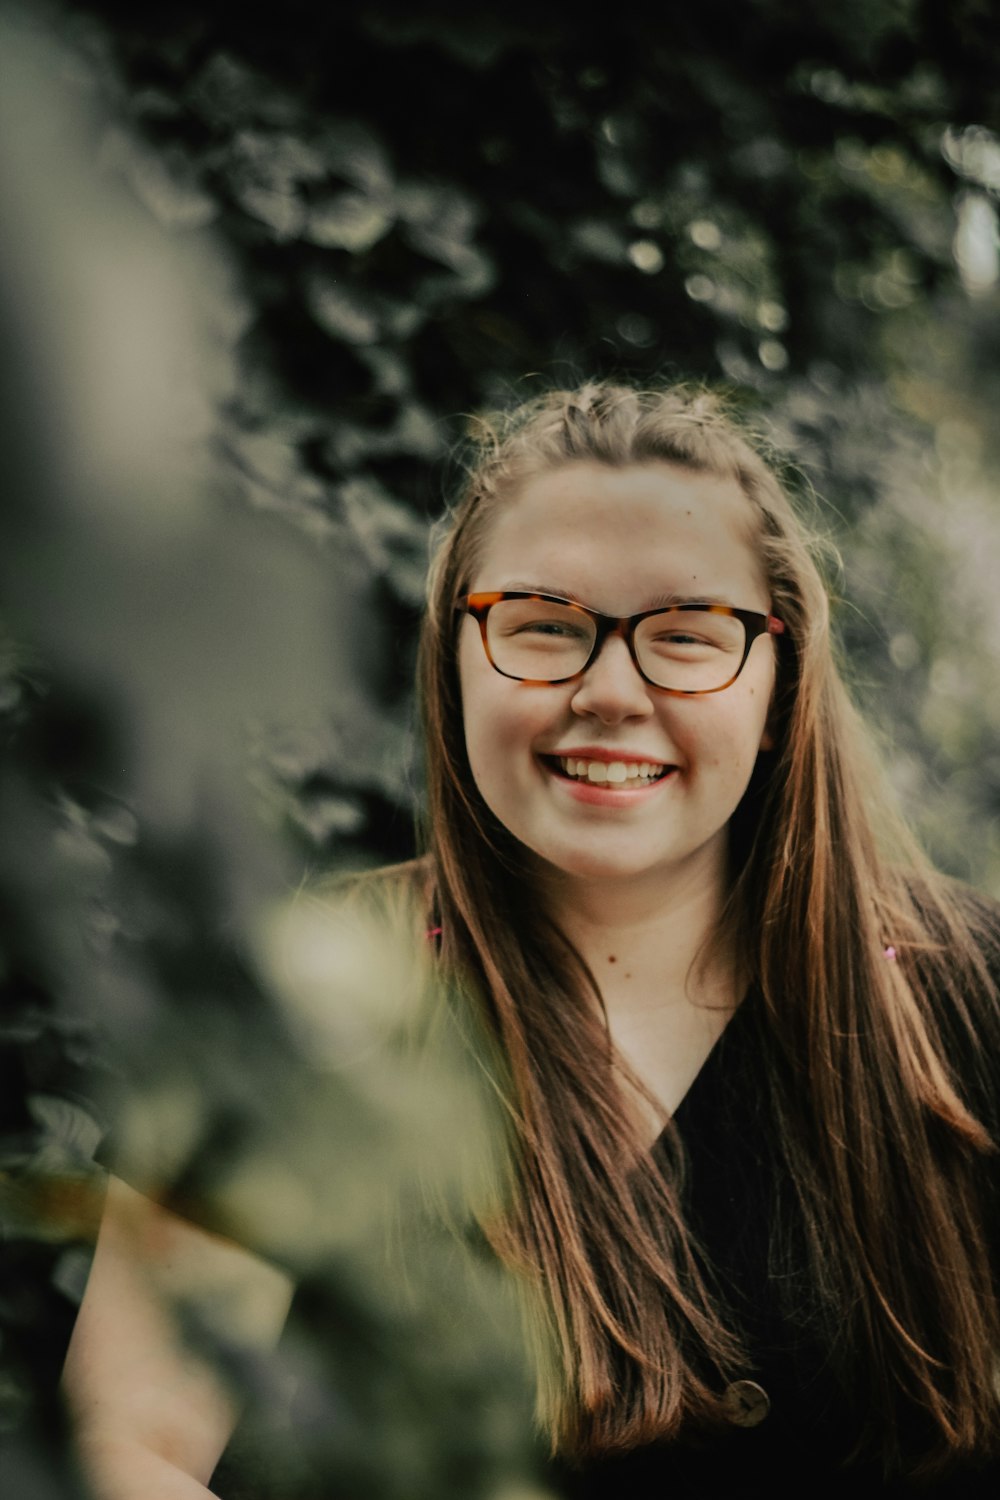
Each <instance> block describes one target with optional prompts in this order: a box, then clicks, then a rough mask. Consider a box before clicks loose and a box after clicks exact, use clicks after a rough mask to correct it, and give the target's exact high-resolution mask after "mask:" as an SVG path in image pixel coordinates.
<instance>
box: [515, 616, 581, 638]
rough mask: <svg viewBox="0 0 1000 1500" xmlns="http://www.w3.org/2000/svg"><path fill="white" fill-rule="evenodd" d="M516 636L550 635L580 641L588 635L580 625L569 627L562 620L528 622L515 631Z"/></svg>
mask: <svg viewBox="0 0 1000 1500" xmlns="http://www.w3.org/2000/svg"><path fill="white" fill-rule="evenodd" d="M514 634H515V635H548V636H557V637H559V638H561V639H565V640H570V641H578V640H582V639H583V637H584V636H585V635H586V631H584V630H581V629H580V627H579V626H578V625H568V624H566V623H565V622H564V621H562V620H528V621H527V622H526V623H525V624H523V625H520V626H519V627H518V628H517V630H515V631H514Z"/></svg>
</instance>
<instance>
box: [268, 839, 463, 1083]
mask: <svg viewBox="0 0 1000 1500" xmlns="http://www.w3.org/2000/svg"><path fill="white" fill-rule="evenodd" d="M432 910H433V897H432V880H431V872H430V866H429V864H428V863H427V862H426V861H424V860H410V861H407V862H406V863H404V864H397V865H390V866H385V867H382V868H379V869H373V870H364V871H361V872H356V873H349V874H344V873H337V874H334V875H324V876H323V877H321V878H319V879H315V880H310V881H307V882H304V883H303V884H302V885H301V886H300V887H298V888H297V889H296V890H295V891H293V892H291V893H290V894H289V895H288V896H287V897H285V898H284V899H283V900H282V901H280V902H278V903H276V904H275V905H274V906H273V907H272V908H271V909H270V910H269V912H268V913H267V914H266V917H265V919H264V921H263V922H262V923H261V926H260V934H261V937H260V943H259V951H258V954H257V959H258V963H259V965H260V967H261V969H262V971H263V974H264V977H265V978H266V980H267V982H268V986H269V988H270V990H271V992H272V993H273V994H274V995H275V997H276V998H277V1000H278V1002H279V1004H280V1005H281V1007H282V1010H283V1012H284V1014H285V1018H286V1020H287V1021H288V1022H289V1023H290V1024H291V1026H292V1028H293V1030H294V1031H295V1032H296V1033H297V1034H298V1035H299V1038H300V1040H302V1041H304V1042H306V1043H307V1044H308V1045H307V1052H308V1055H309V1056H311V1057H312V1058H314V1059H316V1060H323V1059H325V1060H327V1061H334V1060H342V1059H343V1058H344V1056H345V1055H348V1054H350V1053H351V1052H352V1051H353V1049H354V1048H355V1047H356V1046H357V1045H359V1044H364V1043H366V1042H375V1041H377V1040H378V1039H380V1038H381V1039H385V1038H386V1037H389V1036H391V1035H393V1034H394V1033H396V1032H397V1031H398V1029H399V1027H400V1026H403V1027H405V1026H406V1025H407V1024H409V1023H410V1022H411V1021H412V1020H413V1019H414V1017H415V1015H416V1014H417V1013H418V1012H419V1011H420V1009H421V1003H420V1002H421V997H422V996H423V995H424V993H425V991H426V988H427V970H428V964H429V957H430V952H431V944H430V943H429V942H428V938H427V933H428V928H429V926H430V925H431V917H432Z"/></svg>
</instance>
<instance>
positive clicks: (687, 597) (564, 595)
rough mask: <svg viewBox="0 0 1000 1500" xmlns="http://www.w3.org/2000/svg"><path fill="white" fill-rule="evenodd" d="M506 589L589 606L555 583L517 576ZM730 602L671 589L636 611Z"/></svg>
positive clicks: (725, 599)
mask: <svg viewBox="0 0 1000 1500" xmlns="http://www.w3.org/2000/svg"><path fill="white" fill-rule="evenodd" d="M504 590H505V591H508V592H517V591H521V592H523V593H526V594H554V595H555V596H556V598H559V599H569V600H570V601H571V603H573V604H583V605H584V608H587V605H586V602H585V601H584V600H583V599H581V598H580V596H579V595H578V594H574V592H573V590H572V589H563V588H558V587H556V586H555V585H549V584H540V583H527V582H525V581H524V580H523V579H520V578H517V579H511V580H510V581H509V582H507V583H505V584H504ZM730 602H731V601H730V600H729V599H727V598H724V597H723V595H722V594H704V593H702V594H679V593H676V592H675V591H669V592H666V593H662V594H654V595H653V597H652V598H651V599H650V600H649V601H648V602H647V603H646V604H645V605H644V606H643V608H642V609H640V610H637V611H636V613H637V614H645V612H646V610H649V609H671V608H672V607H673V606H674V605H675V604H726V605H728V604H730ZM591 607H592V606H591Z"/></svg>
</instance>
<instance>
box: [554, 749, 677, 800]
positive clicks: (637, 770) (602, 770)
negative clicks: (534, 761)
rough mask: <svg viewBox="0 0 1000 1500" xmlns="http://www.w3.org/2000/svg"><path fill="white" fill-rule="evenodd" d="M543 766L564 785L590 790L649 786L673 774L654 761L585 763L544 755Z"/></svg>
mask: <svg viewBox="0 0 1000 1500" xmlns="http://www.w3.org/2000/svg"><path fill="white" fill-rule="evenodd" d="M542 759H543V760H544V761H545V763H546V765H547V766H548V767H549V768H550V769H551V770H552V771H554V772H555V773H556V775H558V776H561V777H562V778H563V779H564V780H566V781H581V782H584V783H585V784H587V785H590V786H603V787H614V788H619V787H620V788H622V790H624V791H631V790H638V789H639V788H640V787H644V786H653V785H654V783H655V782H657V781H662V780H663V778H664V776H668V775H669V774H670V772H671V771H673V770H675V769H676V768H675V767H674V766H664V765H661V764H659V763H658V762H656V761H634V760H629V761H625V760H612V761H603V760H585V759H582V758H577V757H575V756H567V755H544V756H542Z"/></svg>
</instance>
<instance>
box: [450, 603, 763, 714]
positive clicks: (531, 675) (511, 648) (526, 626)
mask: <svg viewBox="0 0 1000 1500" xmlns="http://www.w3.org/2000/svg"><path fill="white" fill-rule="evenodd" d="M455 609H456V610H457V611H458V612H460V613H463V614H469V615H472V617H473V619H475V620H476V621H477V622H478V624H479V633H480V635H481V636H482V640H483V649H484V651H485V652H486V657H487V660H488V661H489V663H490V665H491V666H492V667H493V668H494V669H495V670H496V671H497V672H499V673H500V674H501V676H503V677H513V678H514V679H515V681H517V682H529V683H539V684H541V683H556V682H571V681H572V680H573V679H574V678H575V677H582V676H583V674H584V672H586V670H587V668H588V667H589V666H590V665H591V664H592V663H593V662H594V661H596V659H597V656H598V654H599V653H600V650H601V647H602V646H603V645H604V642H605V641H606V640H607V638H608V636H609V635H620V636H621V637H622V639H623V640H624V641H625V643H626V645H627V646H628V649H629V651H630V653H631V656H632V660H633V662H634V663H635V665H636V668H637V670H638V672H639V674H640V675H641V676H642V677H643V678H644V679H645V681H646V682H648V683H649V684H650V685H651V686H652V687H655V688H659V689H660V690H661V692H665V693H675V694H678V695H691V694H696V693H721V692H722V690H723V688H727V687H730V686H731V685H732V684H733V683H734V682H735V681H736V679H737V677H738V676H739V675H740V673H741V672H742V670H743V668H744V666H745V665H746V660H747V657H748V656H749V655H750V647H751V646H752V645H753V643H754V641H755V640H756V639H757V637H758V636H759V635H783V634H784V631H785V625H784V622H783V621H782V620H779V619H777V618H776V617H775V616H774V615H772V614H761V613H760V612H759V611H757V610H752V609H735V608H733V607H732V606H731V605H729V604H675V605H673V606H672V607H671V608H670V609H647V610H644V611H643V612H642V613H641V614H638V615H622V616H621V617H616V616H615V615H602V614H601V613H600V611H599V610H596V609H588V608H587V607H586V605H583V604H576V603H574V602H573V601H572V600H570V599H560V598H558V597H557V596H556V595H554V594H523V593H478V594H466V595H465V596H464V597H463V598H461V599H459V600H458V602H457V604H456V605H455Z"/></svg>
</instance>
